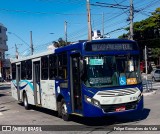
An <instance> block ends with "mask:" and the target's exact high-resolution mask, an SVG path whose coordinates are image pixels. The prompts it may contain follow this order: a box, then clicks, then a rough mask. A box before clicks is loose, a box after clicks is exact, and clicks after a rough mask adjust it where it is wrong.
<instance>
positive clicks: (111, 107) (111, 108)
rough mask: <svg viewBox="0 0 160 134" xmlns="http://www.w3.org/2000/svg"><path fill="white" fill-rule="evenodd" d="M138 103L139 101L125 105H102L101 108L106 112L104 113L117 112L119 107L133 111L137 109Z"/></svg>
mask: <svg viewBox="0 0 160 134" xmlns="http://www.w3.org/2000/svg"><path fill="white" fill-rule="evenodd" d="M137 103H138V102H137V101H134V102H129V103H123V104H112V105H101V108H102V109H103V110H104V112H115V111H116V108H119V107H125V110H131V109H136V107H137Z"/></svg>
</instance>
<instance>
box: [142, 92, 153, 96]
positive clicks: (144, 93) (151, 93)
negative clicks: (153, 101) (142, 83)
mask: <svg viewBox="0 0 160 134" xmlns="http://www.w3.org/2000/svg"><path fill="white" fill-rule="evenodd" d="M153 94H156V91H150V92H143V96H149V95H153Z"/></svg>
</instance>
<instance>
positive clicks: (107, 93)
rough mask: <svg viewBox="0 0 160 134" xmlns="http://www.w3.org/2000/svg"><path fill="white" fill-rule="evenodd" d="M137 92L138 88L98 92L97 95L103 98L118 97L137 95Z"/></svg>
mask: <svg viewBox="0 0 160 134" xmlns="http://www.w3.org/2000/svg"><path fill="white" fill-rule="evenodd" d="M137 91H138V89H137V88H126V89H116V90H105V91H100V92H98V93H97V95H101V97H116V96H125V95H131V94H135V93H136V92H137Z"/></svg>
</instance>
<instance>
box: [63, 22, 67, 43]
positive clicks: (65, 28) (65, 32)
mask: <svg viewBox="0 0 160 134" xmlns="http://www.w3.org/2000/svg"><path fill="white" fill-rule="evenodd" d="M64 34H65V41H66V45H67V21H65V22H64Z"/></svg>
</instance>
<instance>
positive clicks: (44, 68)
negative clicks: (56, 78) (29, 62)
mask: <svg viewBox="0 0 160 134" xmlns="http://www.w3.org/2000/svg"><path fill="white" fill-rule="evenodd" d="M41 79H42V80H47V79H48V56H43V57H42V58H41Z"/></svg>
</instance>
